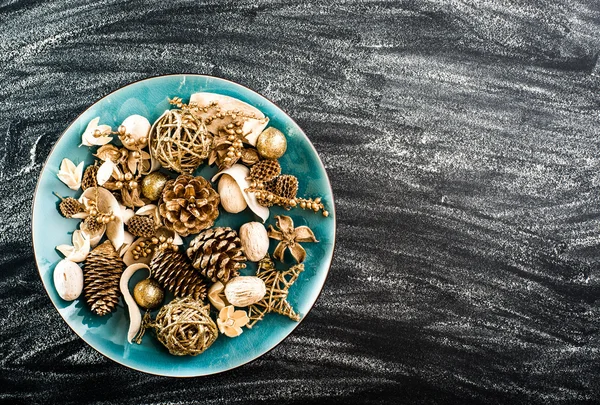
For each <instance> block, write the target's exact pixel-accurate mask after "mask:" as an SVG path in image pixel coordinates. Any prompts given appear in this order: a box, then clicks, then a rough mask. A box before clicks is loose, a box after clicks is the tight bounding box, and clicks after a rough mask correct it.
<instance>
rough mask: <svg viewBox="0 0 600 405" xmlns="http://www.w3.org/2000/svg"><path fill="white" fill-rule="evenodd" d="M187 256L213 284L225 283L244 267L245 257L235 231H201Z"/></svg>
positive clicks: (222, 228)
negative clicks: (217, 282)
mask: <svg viewBox="0 0 600 405" xmlns="http://www.w3.org/2000/svg"><path fill="white" fill-rule="evenodd" d="M187 255H188V257H189V258H190V259H191V260H192V264H193V266H194V267H195V268H196V269H198V270H199V271H200V273H201V274H202V275H203V276H205V277H206V278H208V279H210V280H212V281H213V282H216V281H222V282H224V283H226V282H227V281H228V280H229V279H230V278H232V277H235V276H237V275H238V274H239V272H238V271H239V269H243V268H245V267H246V264H245V263H244V262H245V261H246V256H245V255H244V249H243V248H242V244H241V242H240V238H239V237H238V234H237V232H236V231H234V230H233V229H231V228H225V227H217V228H211V229H207V230H205V231H202V232H200V233H199V234H198V236H196V237H195V238H194V239H193V240H192V241H191V242H190V245H189V247H188V249H187Z"/></svg>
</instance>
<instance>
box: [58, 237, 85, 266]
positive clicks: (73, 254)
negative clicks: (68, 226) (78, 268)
mask: <svg viewBox="0 0 600 405" xmlns="http://www.w3.org/2000/svg"><path fill="white" fill-rule="evenodd" d="M72 241H73V246H70V245H59V246H57V247H56V250H58V251H59V252H61V253H62V254H63V255H64V256H65V259H67V260H70V261H72V262H76V263H79V262H82V261H84V260H85V259H86V257H87V256H88V254H89V253H90V248H91V246H90V240H89V239H88V238H87V237H86V236H85V235H84V234H83V232H82V231H80V230H77V231H75V232H73V238H72Z"/></svg>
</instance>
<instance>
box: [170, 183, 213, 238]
mask: <svg viewBox="0 0 600 405" xmlns="http://www.w3.org/2000/svg"><path fill="white" fill-rule="evenodd" d="M220 201H221V199H220V198H219V194H217V192H216V191H215V190H214V189H213V188H212V187H211V185H210V183H209V182H208V181H207V180H206V179H204V178H203V177H200V176H198V177H192V176H190V175H188V174H182V175H180V176H179V177H177V179H175V180H169V181H168V182H167V184H166V185H165V188H164V190H163V193H162V198H161V200H160V202H159V206H158V211H159V212H160V215H161V216H162V217H163V218H164V225H165V227H166V228H168V229H170V230H172V231H175V232H177V233H178V234H179V235H181V236H187V235H189V234H193V233H198V232H200V231H201V230H203V229H206V228H210V227H211V226H212V225H213V223H214V222H215V219H217V217H218V216H219V202H220Z"/></svg>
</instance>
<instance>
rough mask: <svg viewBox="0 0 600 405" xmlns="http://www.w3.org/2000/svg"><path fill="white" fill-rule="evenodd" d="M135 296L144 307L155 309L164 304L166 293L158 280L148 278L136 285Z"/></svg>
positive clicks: (136, 300)
mask: <svg viewBox="0 0 600 405" xmlns="http://www.w3.org/2000/svg"><path fill="white" fill-rule="evenodd" d="M133 298H134V299H135V302H137V304H138V305H139V306H140V307H142V308H144V309H155V308H158V307H159V306H160V304H162V302H163V300H164V298H165V293H164V291H163V289H162V287H161V286H160V284H159V283H158V281H156V280H154V279H152V278H147V279H144V280H142V281H140V282H139V283H137V284H136V285H135V287H134V288H133Z"/></svg>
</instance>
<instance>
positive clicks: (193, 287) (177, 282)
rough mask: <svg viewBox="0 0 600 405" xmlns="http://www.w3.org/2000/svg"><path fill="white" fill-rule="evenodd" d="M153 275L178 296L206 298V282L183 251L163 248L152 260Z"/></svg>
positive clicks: (197, 298)
mask: <svg viewBox="0 0 600 405" xmlns="http://www.w3.org/2000/svg"><path fill="white" fill-rule="evenodd" d="M150 269H151V271H152V277H154V278H155V279H156V281H158V283H159V284H160V285H161V286H162V287H163V288H165V289H166V290H169V291H170V292H172V293H173V294H174V295H175V296H176V297H187V296H190V297H192V298H194V299H196V300H203V299H204V298H206V283H205V281H204V280H203V279H202V277H201V276H200V275H199V274H198V272H197V271H196V269H194V268H193V267H192V265H191V264H190V262H189V261H188V259H187V257H185V255H184V254H183V253H180V252H178V251H173V250H171V249H161V250H159V251H158V252H156V254H155V255H154V257H153V258H152V261H151V262H150Z"/></svg>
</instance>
